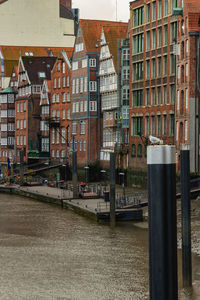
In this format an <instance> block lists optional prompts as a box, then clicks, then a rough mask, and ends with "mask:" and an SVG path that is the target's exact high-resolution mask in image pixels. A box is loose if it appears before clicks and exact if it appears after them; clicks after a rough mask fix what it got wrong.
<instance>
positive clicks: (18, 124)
mask: <svg viewBox="0 0 200 300" xmlns="http://www.w3.org/2000/svg"><path fill="white" fill-rule="evenodd" d="M17 129H19V120H17Z"/></svg>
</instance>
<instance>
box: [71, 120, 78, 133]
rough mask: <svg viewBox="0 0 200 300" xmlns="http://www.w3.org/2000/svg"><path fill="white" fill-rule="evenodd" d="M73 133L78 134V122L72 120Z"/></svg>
mask: <svg viewBox="0 0 200 300" xmlns="http://www.w3.org/2000/svg"><path fill="white" fill-rule="evenodd" d="M72 134H77V122H72Z"/></svg>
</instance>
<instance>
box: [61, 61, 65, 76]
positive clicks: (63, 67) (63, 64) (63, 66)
mask: <svg viewBox="0 0 200 300" xmlns="http://www.w3.org/2000/svg"><path fill="white" fill-rule="evenodd" d="M62 73H63V74H65V63H64V62H63V63H62Z"/></svg>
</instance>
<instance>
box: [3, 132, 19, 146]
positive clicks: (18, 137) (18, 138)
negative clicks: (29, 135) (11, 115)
mask: <svg viewBox="0 0 200 300" xmlns="http://www.w3.org/2000/svg"><path fill="white" fill-rule="evenodd" d="M1 144H2V143H1ZM17 146H19V136H18V135H17Z"/></svg>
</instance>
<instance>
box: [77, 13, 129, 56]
mask: <svg viewBox="0 0 200 300" xmlns="http://www.w3.org/2000/svg"><path fill="white" fill-rule="evenodd" d="M80 26H81V29H82V32H83V38H84V41H85V47H86V50H87V52H99V50H100V49H99V48H98V47H97V46H96V45H98V40H99V39H100V37H101V29H102V27H104V26H106V27H113V26H115V27H118V26H119V27H120V28H121V27H124V28H126V30H127V23H124V22H114V21H104V20H89V19H81V20H80Z"/></svg>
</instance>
